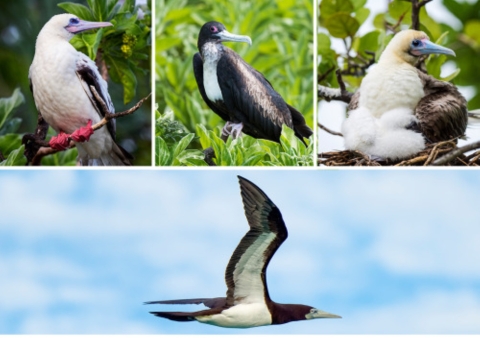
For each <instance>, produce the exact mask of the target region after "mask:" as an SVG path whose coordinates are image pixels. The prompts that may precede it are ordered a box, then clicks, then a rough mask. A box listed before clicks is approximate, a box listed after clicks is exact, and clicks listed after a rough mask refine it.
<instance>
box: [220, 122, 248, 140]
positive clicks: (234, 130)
mask: <svg viewBox="0 0 480 338" xmlns="http://www.w3.org/2000/svg"><path fill="white" fill-rule="evenodd" d="M242 128H243V123H242V122H240V123H233V122H230V121H227V123H225V126H224V127H223V129H222V136H225V137H228V136H229V135H231V136H232V138H233V139H236V138H239V137H240V136H242Z"/></svg>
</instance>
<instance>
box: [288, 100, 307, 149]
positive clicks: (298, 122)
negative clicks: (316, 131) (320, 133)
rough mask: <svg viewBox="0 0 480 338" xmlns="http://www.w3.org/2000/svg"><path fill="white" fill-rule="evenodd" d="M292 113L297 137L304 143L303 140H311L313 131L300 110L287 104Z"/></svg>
mask: <svg viewBox="0 0 480 338" xmlns="http://www.w3.org/2000/svg"><path fill="white" fill-rule="evenodd" d="M287 106H288V109H290V113H291V114H292V122H293V130H294V131H295V135H296V136H297V137H298V138H299V139H301V140H302V141H303V138H309V137H310V136H312V135H313V131H312V129H310V127H309V126H307V123H306V122H305V117H303V115H302V113H300V112H299V111H298V110H296V109H295V108H293V107H292V106H290V105H289V104H287Z"/></svg>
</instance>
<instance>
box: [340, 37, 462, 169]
mask: <svg viewBox="0 0 480 338" xmlns="http://www.w3.org/2000/svg"><path fill="white" fill-rule="evenodd" d="M428 54H446V55H452V56H455V53H454V52H453V51H452V50H451V49H448V48H445V47H442V46H439V45H436V44H434V43H432V42H430V41H429V39H428V36H427V35H426V34H425V33H424V32H420V31H415V30H405V31H402V32H399V33H397V34H396V35H395V37H394V38H393V39H392V40H391V41H390V43H389V44H388V46H387V47H386V48H385V50H384V52H383V53H382V55H381V56H380V59H379V61H378V64H377V65H376V66H374V67H372V69H371V70H370V71H369V72H368V74H367V75H366V76H365V78H364V79H363V80H362V84H361V86H360V89H359V90H358V91H357V92H356V93H355V95H354V96H353V97H352V101H351V102H350V105H349V107H348V108H349V110H350V112H349V117H348V118H347V119H346V120H345V121H344V123H343V125H342V133H343V135H344V140H345V148H347V149H351V150H359V151H362V152H364V153H366V154H369V155H371V156H374V157H380V158H384V159H392V160H396V159H404V158H408V157H411V156H412V155H414V154H416V153H418V152H419V151H421V150H423V149H424V148H425V142H426V141H427V142H437V141H442V140H449V139H452V138H454V137H459V136H463V135H464V133H465V130H466V127H467V121H468V117H467V109H466V100H465V98H464V97H463V96H462V95H461V94H460V93H459V92H458V90H457V89H456V87H455V86H454V85H452V84H450V83H447V82H443V81H440V80H437V79H435V78H433V77H431V76H429V75H426V74H424V73H423V72H421V71H420V70H418V69H417V68H415V64H416V63H417V61H418V59H419V57H420V56H422V55H428Z"/></svg>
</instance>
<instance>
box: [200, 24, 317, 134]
mask: <svg viewBox="0 0 480 338" xmlns="http://www.w3.org/2000/svg"><path fill="white" fill-rule="evenodd" d="M223 41H237V42H246V43H248V44H251V43H252V40H251V39H250V37H248V36H242V35H234V34H231V33H229V32H228V31H227V30H226V29H225V26H224V25H223V24H221V23H219V22H215V21H211V22H207V23H206V24H204V25H203V26H202V28H201V30H200V33H199V35H198V42H197V47H198V50H199V53H196V54H195V56H194V57H193V70H194V73H195V79H196V80H197V85H198V89H199V90H200V94H201V95H202V98H203V100H204V101H205V103H206V104H207V105H208V107H209V108H210V109H211V110H213V111H214V112H215V113H216V114H217V115H219V116H220V117H221V118H222V119H223V120H225V121H226V124H225V126H224V128H223V130H222V137H223V138H224V139H226V138H227V137H228V136H229V135H231V136H232V137H233V138H237V137H239V136H240V135H241V133H242V132H243V133H245V134H247V135H250V136H252V137H255V138H261V139H267V140H271V141H275V142H279V141H280V134H281V131H282V125H284V124H285V125H286V126H288V127H290V128H291V129H293V130H294V131H295V135H296V136H297V137H298V138H299V139H301V140H302V141H303V138H308V137H309V136H310V135H312V130H311V129H310V128H309V127H308V126H307V125H306V123H305V118H304V117H303V115H302V114H301V113H300V112H299V111H297V110H296V109H295V108H293V107H292V106H290V105H289V104H287V103H286V102H285V101H284V100H283V98H282V97H281V96H280V94H278V93H277V92H276V91H275V90H274V89H273V87H272V85H271V84H270V82H268V80H267V79H265V77H264V76H263V75H262V73H260V72H258V71H257V70H255V69H254V68H253V67H252V66H250V65H249V64H248V63H246V62H245V61H244V60H243V59H242V58H241V57H240V55H238V54H237V53H235V52H234V51H233V50H231V49H229V48H227V47H225V46H223V45H222V42H223Z"/></svg>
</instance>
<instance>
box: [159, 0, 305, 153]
mask: <svg viewBox="0 0 480 338" xmlns="http://www.w3.org/2000/svg"><path fill="white" fill-rule="evenodd" d="M156 9H157V13H156V20H157V22H156V47H155V48H156V50H155V56H156V62H155V64H156V70H155V71H156V75H157V80H156V93H157V100H156V102H157V104H158V109H159V111H160V112H161V113H165V112H168V111H173V113H174V117H175V120H177V121H178V122H180V123H181V124H182V125H183V126H185V128H186V130H188V131H189V132H191V133H195V132H198V130H199V129H198V127H197V126H198V125H202V126H204V127H205V129H206V130H208V131H214V130H215V131H217V132H218V130H219V127H223V125H224V123H225V122H224V121H223V120H222V119H221V118H220V117H218V116H217V115H216V114H215V113H213V112H212V111H211V110H210V109H209V108H208V107H207V105H206V104H205V103H204V101H203V99H202V98H201V96H200V93H199V91H198V88H197V84H196V81H195V77H194V75H193V66H192V60H193V56H194V54H195V53H197V46H196V44H197V37H198V33H199V31H200V28H201V26H202V25H203V24H204V23H206V22H208V21H212V20H216V21H220V22H222V23H223V24H224V25H225V26H226V28H227V30H229V31H230V32H232V33H236V34H243V35H249V36H250V37H251V38H252V41H253V45H252V46H248V45H246V44H239V43H234V44H231V43H230V44H227V45H228V47H230V48H232V49H234V50H235V51H236V52H237V53H239V54H240V55H241V56H242V57H243V58H244V59H245V61H246V62H248V63H249V64H251V65H252V66H253V67H254V68H256V69H257V70H259V71H260V72H262V73H263V74H264V75H265V77H266V78H267V79H269V80H270V82H271V83H272V85H273V86H274V88H275V90H277V91H278V92H279V93H280V95H282V97H283V98H284V99H285V101H286V102H288V103H289V104H291V105H292V106H294V107H296V108H297V109H298V110H299V111H301V112H302V113H303V114H304V116H305V118H306V120H307V123H308V124H309V125H310V127H313V91H312V81H313V78H312V75H313V69H312V60H313V51H312V45H313V41H312V36H313V27H312V16H313V8H312V4H311V1H309V0H300V1H297V0H295V1H294V0H266V1H254V0H247V1H231V2H227V3H222V5H219V3H218V2H217V1H215V0H195V1H194V0H159V1H157V3H156ZM157 127H158V125H157ZM218 135H219V133H217V138H218ZM191 147H200V144H198V142H196V141H195V140H194V141H193V142H192V144H191ZM204 149H205V148H204Z"/></svg>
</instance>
